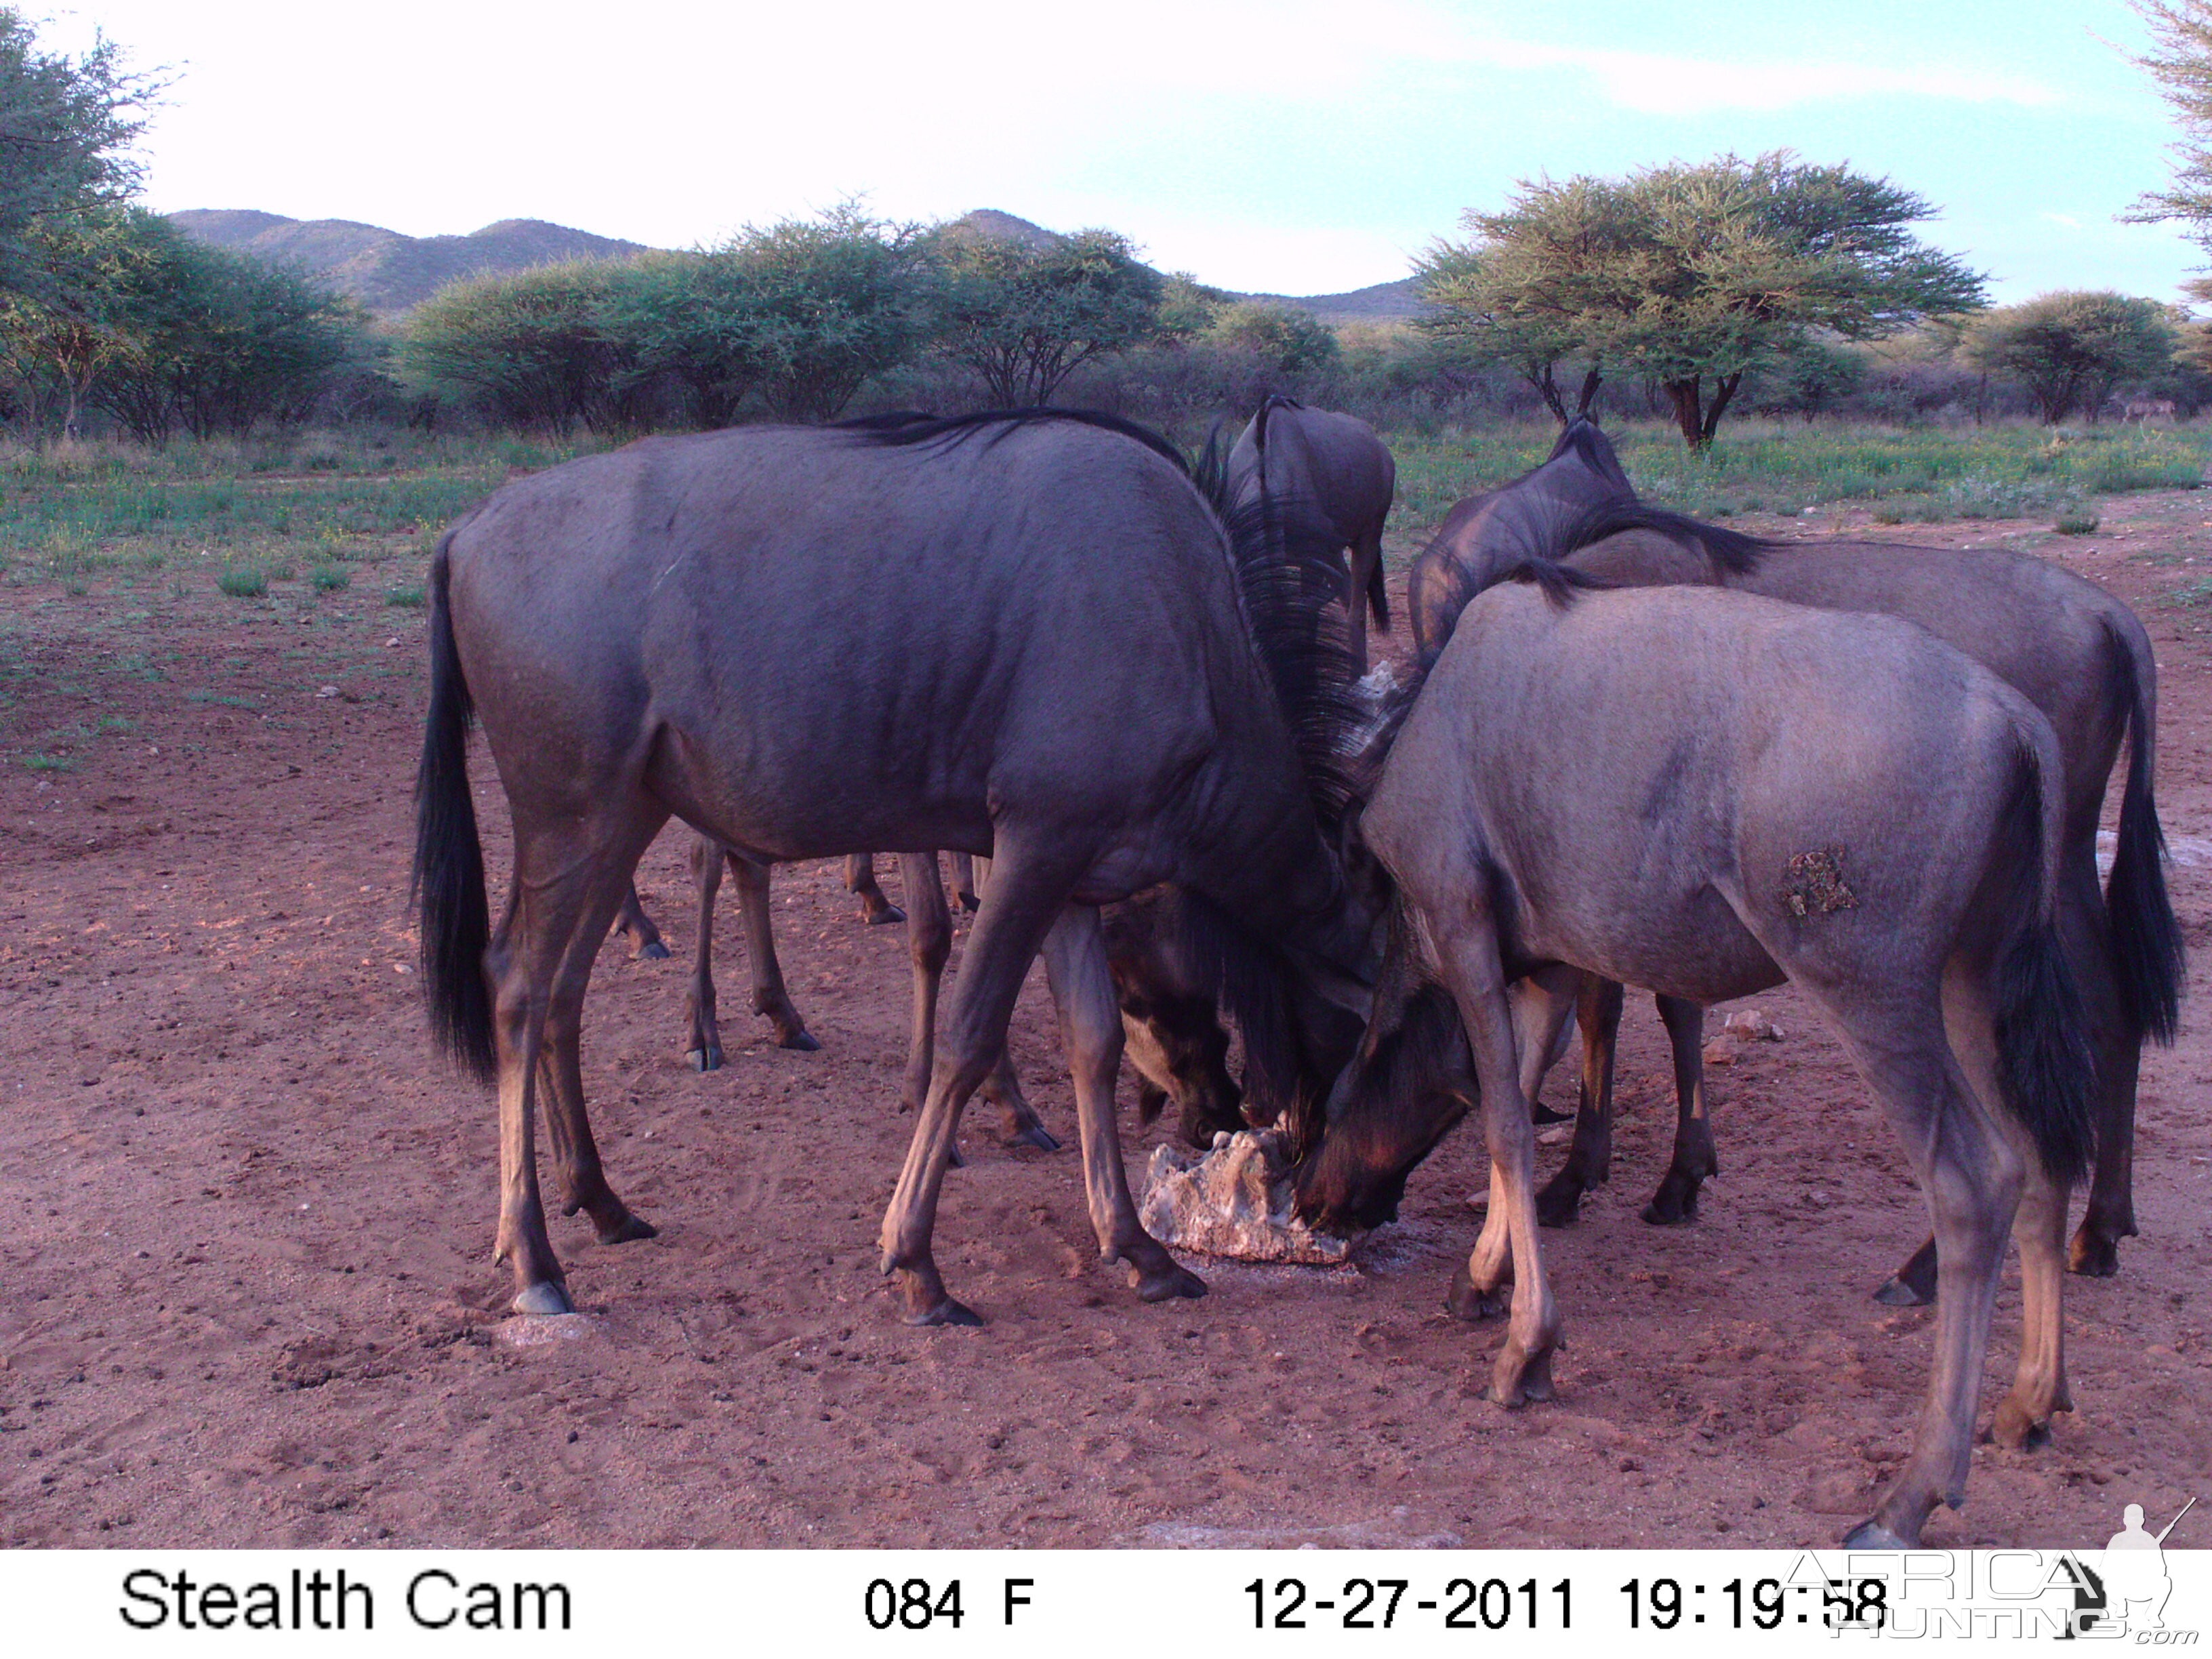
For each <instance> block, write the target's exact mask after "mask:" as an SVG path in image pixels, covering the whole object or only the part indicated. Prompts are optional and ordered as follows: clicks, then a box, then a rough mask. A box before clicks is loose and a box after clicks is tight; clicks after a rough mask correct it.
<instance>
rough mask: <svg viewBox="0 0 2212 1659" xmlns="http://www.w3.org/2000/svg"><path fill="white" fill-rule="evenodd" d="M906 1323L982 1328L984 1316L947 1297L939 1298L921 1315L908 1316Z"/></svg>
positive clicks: (912, 1314)
mask: <svg viewBox="0 0 2212 1659" xmlns="http://www.w3.org/2000/svg"><path fill="white" fill-rule="evenodd" d="M906 1322H907V1323H908V1324H909V1325H976V1326H980V1325H981V1324H982V1322H983V1316H982V1315H981V1314H979V1313H977V1312H976V1311H975V1310H974V1309H973V1308H971V1307H969V1306H968V1305H967V1304H965V1303H963V1302H955V1301H954V1300H953V1299H952V1298H951V1297H949V1296H947V1297H939V1298H938V1300H937V1301H935V1302H933V1303H932V1304H930V1305H929V1306H928V1307H927V1308H924V1309H923V1310H921V1312H920V1313H910V1314H908V1316H906Z"/></svg>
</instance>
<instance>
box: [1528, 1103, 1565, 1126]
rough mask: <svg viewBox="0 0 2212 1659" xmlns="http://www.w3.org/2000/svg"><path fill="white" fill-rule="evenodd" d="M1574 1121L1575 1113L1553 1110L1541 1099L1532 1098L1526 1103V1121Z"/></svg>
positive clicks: (1538, 1122)
mask: <svg viewBox="0 0 2212 1659" xmlns="http://www.w3.org/2000/svg"><path fill="white" fill-rule="evenodd" d="M1528 1121H1530V1122H1531V1123H1535V1124H1546V1123H1572V1122H1573V1121H1575V1115H1574V1114H1573V1113H1572V1112H1555V1111H1553V1109H1551V1108H1550V1107H1548V1106H1547V1105H1545V1104H1544V1103H1542V1102H1541V1101H1537V1100H1532V1101H1530V1102H1529V1103H1528Z"/></svg>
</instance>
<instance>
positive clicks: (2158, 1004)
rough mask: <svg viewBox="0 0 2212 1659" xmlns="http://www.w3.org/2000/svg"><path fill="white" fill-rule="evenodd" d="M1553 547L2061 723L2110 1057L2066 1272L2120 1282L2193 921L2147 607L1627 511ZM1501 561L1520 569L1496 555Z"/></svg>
mask: <svg viewBox="0 0 2212 1659" xmlns="http://www.w3.org/2000/svg"><path fill="white" fill-rule="evenodd" d="M1558 545H1559V547H1560V548H1562V549H1563V550H1565V562H1566V563H1567V564H1569V565H1570V566H1571V568H1575V569H1577V570H1580V571H1583V572H1584V573H1586V574H1589V575H1592V576H1595V577H1596V578H1598V579H1599V580H1603V581H1606V582H1608V583H1612V584H1615V585H1632V586H1645V585H1650V584H1655V583H1711V584H1717V585H1719V586H1726V587H1729V588H1730V589H1733V590H1735V591H1736V592H1746V593H1755V594H1759V595H1761V596H1764V597H1765V598H1768V599H1782V600H1786V601H1787V602H1789V603H1790V604H1793V605H1808V606H1812V607H1814V608H1816V609H1819V610H1821V611H1863V612H1870V613H1876V614H1880V615H1883V616H1891V617H1899V618H1901V619H1903V620H1905V621H1906V622H1910V623H1916V624H1917V625H1918V626H1920V627H1922V628H1924V629H1927V630H1928V631H1929V633H1931V634H1933V635H1936V637H1937V638H1938V639H1941V640H1942V641H1945V642H1946V643H1948V644H1949V645H1952V646H1954V647H1957V648H1958V649H1959V650H1960V651H1963V652H1965V653H1966V654H1967V655H1968V656H1970V657H1972V658H1973V659H1974V660H1975V661H1977V662H1978V663H1980V664H1981V665H1983V666H1984V667H1985V668H1987V669H1989V670H1990V671H1992V672H1993V673H1995V674H1996V676H1997V677H1998V678H2001V679H2002V680H2003V681H2004V682H2005V683H2006V684H2008V685H2010V686H2012V687H2013V688H2014V689H2015V690H2018V691H2020V692H2021V693H2022V694H2023V695H2024V696H2027V699H2028V700H2029V701H2030V702H2033V704H2034V705H2035V706H2036V708H2038V709H2039V710H2040V711H2041V713H2042V714H2044V716H2045V718H2046V719H2048V720H2050V721H2051V727H2052V730H2053V732H2055V733H2056V735H2057V739H2058V747H2059V752H2060V755H2061V757H2062V758H2063V763H2064V766H2065V775H2064V777H2065V781H2064V793H2063V799H2064V816H2063V824H2064V828H2063V836H2062V850H2061V854H2060V863H2059V890H2058V895H2057V904H2058V916H2059V932H2060V938H2061V940H2062V942H2063V945H2064V947H2065V949H2066V952H2067V957H2068V961H2069V964H2070V965H2071V967H2072V969H2073V972H2074V976H2075V981H2076V982H2077V983H2078V984H2079V985H2080V987H2081V992H2082V995H2083V1000H2084V1002H2085V1004H2086V1006H2087V1014H2088V1018H2089V1024H2090V1030H2091V1031H2092V1033H2093V1042H2094V1043H2095V1051H2096V1057H2097V1097H2096V1098H2097V1152H2096V1162H2095V1175H2094V1177H2093V1181H2092V1183H2091V1187H2090V1193H2089V1200H2088V1206H2087V1210H2086V1211H2085V1212H2084V1213H2083V1216H2082V1218H2081V1225H2080V1227H2079V1228H2078V1229H2077V1230H2076V1231H2075V1235H2074V1239H2073V1243H2072V1245H2071V1247H2070V1249H2069V1265H2070V1266H2071V1267H2072V1268H2073V1270H2074V1271H2075V1272H2076V1273H2089V1274H2093V1275H2100V1276H2101V1275H2107V1274H2110V1273H2113V1272H2115V1271H2116V1270H2117V1267H2118V1241H2119V1240H2120V1239H2122V1238H2124V1237H2133V1236H2134V1234H2135V1232H2136V1218H2135V1203H2134V1191H2133V1182H2132V1178H2131V1172H2132V1152H2133V1146H2134V1127H2135V1097H2136V1072H2137V1066H2138V1064H2139V1058H2140V1054H2141V1050H2142V1044H2143V1042H2144V1041H2145V1040H2146V1038H2149V1039H2154V1040H2156V1041H2158V1042H2172V1036H2173V1031H2174V1029H2175V1024H2176V1022H2177V1020H2178V1018H2179V991H2180V985H2181V978H2182V945H2181V935H2180V928H2179V924H2178V923H2177V922H2176V921H2175V920H2174V915H2173V909H2172V903H2171V902H2170V901H2169V900H2168V897H2167V896H2166V883H2165V877H2164V874H2163V872H2162V868H2161V865H2162V860H2163V847H2164V838H2163V836H2161V834H2160V829H2159V823H2158V811H2157V805H2156V802H2155V799H2154V792H2153V787H2152V780H2153V768H2154V760H2155V751H2156V743H2157V739H2156V727H2157V673H2158V670H2157V665H2156V663H2155V661H2154V659H2153V657H2152V655H2151V647H2150V640H2149V637H2148V635H2146V634H2145V633H2144V631H2143V628H2142V623H2141V622H2140V621H2139V620H2137V618H2136V615H2135V613H2134V612H2133V611H2130V610H2129V609H2128V607H2127V606H2126V605H2124V604H2122V603H2121V602H2120V601H2119V600H2118V599H2114V598H2113V597H2112V595H2111V594H2109V593H2107V592H2105V591H2104V590H2103V589H2102V588H2100V587H2098V586H2096V585H2095V584H2094V583H2093V582H2089V581H2087V580H2083V579H2082V578H2081V577H2079V576H2076V575H2075V574H2072V573H2071V572H2069V571H2067V570H2064V569H2062V568H2059V567H2058V566H2057V565H2054V564H2051V563H2050V562H2047V561H2045V560H2042V559H2037V558H2032V557H2029V556H2026V555H2023V554H2015V553H2008V552H2003V551H2001V550H1957V549H1951V548H1934V547H1912V546H1899V545H1893V544H1882V543H1876V542H1852V541H1840V540H1839V541H1832V542H1819V543H1807V544H1792V543H1783V542H1768V541H1755V540H1753V539H1752V538H1748V537H1744V536H1741V535H1737V534H1735V533H1734V532H1729V531H1726V530H1723V529H1719V528H1717V527H1716V526H1711V525H1702V524H1699V523H1697V522H1695V521H1694V520H1686V519H1682V518H1680V517H1678V516H1676V515H1674V514H1672V513H1663V512H1659V511H1656V510H1654V509H1651V508H1648V507H1641V506H1637V505H1632V504H1621V503H1612V504H1608V505H1607V506H1606V507H1603V508H1601V509H1600V510H1596V511H1592V512H1589V513H1584V514H1583V515H1582V516H1581V517H1580V519H1579V520H1577V521H1576V522H1574V523H1573V524H1571V525H1570V526H1567V527H1566V528H1565V530H1564V531H1563V532H1561V535H1560V538H1559V542H1558ZM1498 556H1500V557H1510V553H1508V552H1504V551H1502V550H1501V551H1500V552H1499V554H1498ZM1469 579H1470V580H1480V577H1479V576H1471V577H1470V578H1469ZM2123 741H2125V742H2126V744H2127V745H2128V748H2129V759H2128V767H2127V772H2126V775H2125V779H2124V784H2123V787H2122V794H2121V806H2120V816H2119V836H2118V846H2117V848H2116V856H2115V858H2114V860H2113V865H2112V878H2111V880H2110V882H2109V884H2107V886H2106V889H2105V890H2100V886H2099V883H2098V878H2097V866H2096V850H2097V827H2098V824H2099V823H2100V820H2101V818H2102V817H2103V812H2104V803H2105V790H2106V781H2107V779H2108V778H2110V776H2111V775H2112V769H2113V765H2114V763H2115V761H2116V760H2117V759H2118V754H2119V750H2120V746H2121V744H2122V743H2123ZM1587 995H1588V993H1587V992H1585V996H1586V997H1587ZM1619 1008H1620V1002H1619V998H1618V995H1617V994H1615V995H1614V996H1613V998H1612V1000H1611V1002H1610V1007H1609V1010H1601V1011H1600V1012H1599V1014H1598V1018H1596V1019H1595V1020H1586V1021H1585V1022H1584V1027H1583V1029H1584V1036H1585V1040H1586V1042H1589V1043H1591V1044H1592V1045H1593V1046H1595V1047H1599V1048H1601V1049H1602V1050H1603V1051H1604V1064H1605V1066H1606V1067H1607V1069H1609V1066H1610V1050H1611V1037H1612V1033H1611V1029H1610V1026H1611V1024H1612V1023H1613V1022H1617V1019H1618V1015H1619ZM1607 1012H1609V1013H1610V1015H1611V1019H1610V1020H1608V1019H1607V1017H1606V1015H1607ZM1699 1012H1701V1011H1699V1010H1695V1009H1688V1010H1685V1009H1684V1008H1683V1006H1681V1005H1674V1006H1667V1005H1665V1004H1664V1003H1663V1002H1662V1014H1663V1015H1665V1016H1666V1017H1667V1018H1668V1029H1669V1034H1670V1036H1672V1037H1673V1038H1674V1054H1675V1061H1676V1071H1677V1075H1678V1081H1679V1089H1678V1095H1679V1099H1680V1107H1681V1109H1680V1114H1679V1116H1678V1133H1677V1136H1676V1141H1675V1146H1674V1157H1673V1158H1672V1160H1671V1162H1670V1164H1669V1166H1668V1171H1667V1174H1666V1176H1665V1177H1664V1178H1663V1179H1662V1182H1661V1184H1660V1188H1659V1191H1658V1193H1657V1194H1656V1195H1655V1197H1654V1198H1653V1200H1652V1203H1651V1206H1650V1209H1649V1210H1647V1212H1646V1218H1648V1219H1651V1220H1655V1221H1671V1220H1677V1219H1680V1218H1682V1217H1683V1215H1684V1214H1686V1212H1687V1211H1688V1210H1689V1209H1690V1208H1691V1207H1692V1206H1694V1204H1695V1201H1696V1195H1697V1191H1698V1185H1699V1181H1700V1180H1701V1179H1702V1178H1703V1177H1704V1176H1705V1175H1707V1174H1709V1173H1711V1170H1712V1168H1713V1152H1712V1143H1711V1138H1710V1136H1709V1135H1708V1133H1706V1127H1705V1114H1704V1109H1703V1094H1702V1079H1701V1071H1702V1066H1701V1062H1700V1060H1699V1050H1698V1043H1697V1035H1698V1033H1697V1027H1698V1024H1699V1021H1698V1015H1699ZM1586 1106H1587V1109H1586V1111H1585V1113H1584V1114H1583V1115H1582V1117H1581V1118H1580V1120H1579V1121H1578V1122H1577V1129H1576V1139H1575V1144H1574V1146H1573V1148H1572V1149H1571V1151H1570V1152H1569V1154H1568V1158H1567V1162H1566V1164H1565V1166H1564V1167H1563V1168H1562V1169H1561V1170H1560V1171H1559V1175H1558V1176H1556V1177H1555V1178H1554V1179H1553V1182H1551V1183H1550V1184H1549V1185H1547V1188H1545V1191H1544V1193H1543V1194H1541V1200H1540V1201H1541V1203H1542V1205H1543V1206H1544V1207H1545V1209H1546V1212H1547V1218H1548V1219H1564V1218H1565V1217H1567V1216H1571V1214H1572V1213H1573V1210H1574V1206H1575V1203H1576V1200H1577V1198H1578V1197H1579V1195H1580V1194H1581V1192H1582V1190H1583V1188H1584V1186H1585V1185H1587V1184H1590V1183H1591V1182H1593V1181H1595V1180H1602V1179H1603V1175H1604V1169H1605V1164H1606V1160H1607V1151H1608V1143H1609V1139H1610V1135H1609V1128H1608V1126H1607V1111H1606V1107H1607V1099H1606V1097H1605V1096H1604V1095H1603V1094H1602V1093H1601V1094H1599V1095H1597V1096H1595V1097H1589V1098H1587V1099H1586ZM1935 1278H1936V1256H1935V1253H1934V1251H1933V1250H1932V1249H1929V1248H1926V1247H1923V1249H1922V1250H1921V1251H1920V1252H1919V1253H1918V1254H1917V1255H1915V1256H1914V1257H1913V1259H1912V1260H1911V1261H1909V1262H1908V1263H1906V1265H1905V1267H1903V1268H1901V1269H1900V1270H1899V1274H1898V1275H1897V1277H1896V1278H1895V1279H1892V1280H1891V1281H1890V1282H1889V1283H1888V1284H1887V1285H1885V1286H1884V1287H1883V1290H1882V1291H1881V1295H1882V1297H1883V1299H1884V1300H1886V1301H1893V1302H1896V1301H1913V1300H1917V1301H1922V1302H1925V1301H1928V1300H1930V1299H1932V1297H1933V1296H1934V1292H1935Z"/></svg>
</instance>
